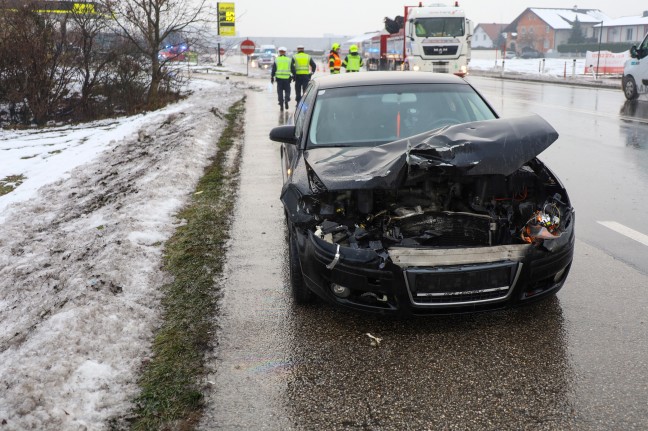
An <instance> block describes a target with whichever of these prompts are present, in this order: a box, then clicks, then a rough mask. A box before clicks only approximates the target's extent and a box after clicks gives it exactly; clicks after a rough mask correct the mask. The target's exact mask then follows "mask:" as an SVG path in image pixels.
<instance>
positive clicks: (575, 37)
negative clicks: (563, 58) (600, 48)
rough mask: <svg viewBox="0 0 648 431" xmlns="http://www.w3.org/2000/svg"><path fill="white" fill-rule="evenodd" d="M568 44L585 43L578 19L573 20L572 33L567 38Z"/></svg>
mask: <svg viewBox="0 0 648 431" xmlns="http://www.w3.org/2000/svg"><path fill="white" fill-rule="evenodd" d="M568 42H569V43H584V42H585V35H584V34H583V28H582V27H581V23H580V21H579V20H578V17H576V19H575V20H574V22H573V24H572V32H571V36H569V40H568Z"/></svg>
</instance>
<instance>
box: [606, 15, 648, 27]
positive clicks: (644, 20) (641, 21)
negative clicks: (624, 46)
mask: <svg viewBox="0 0 648 431" xmlns="http://www.w3.org/2000/svg"><path fill="white" fill-rule="evenodd" d="M632 25H648V16H641V15H638V16H622V17H620V18H616V19H609V20H605V21H604V22H603V27H621V26H632ZM595 27H596V26H595Z"/></svg>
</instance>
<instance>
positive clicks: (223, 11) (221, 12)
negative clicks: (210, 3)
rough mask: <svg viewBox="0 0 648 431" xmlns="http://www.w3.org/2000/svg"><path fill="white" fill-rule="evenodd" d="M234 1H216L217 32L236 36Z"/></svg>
mask: <svg viewBox="0 0 648 431" xmlns="http://www.w3.org/2000/svg"><path fill="white" fill-rule="evenodd" d="M235 21H236V14H235V13H234V3H218V34H219V35H220V36H236V27H235Z"/></svg>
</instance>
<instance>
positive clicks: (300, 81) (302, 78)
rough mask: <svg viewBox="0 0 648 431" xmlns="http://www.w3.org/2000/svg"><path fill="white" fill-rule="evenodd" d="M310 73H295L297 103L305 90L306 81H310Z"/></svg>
mask: <svg viewBox="0 0 648 431" xmlns="http://www.w3.org/2000/svg"><path fill="white" fill-rule="evenodd" d="M310 79H311V75H310V73H305V74H303V75H295V100H296V101H297V103H299V101H300V100H301V97H302V94H304V92H305V91H306V86H307V85H308V81H310Z"/></svg>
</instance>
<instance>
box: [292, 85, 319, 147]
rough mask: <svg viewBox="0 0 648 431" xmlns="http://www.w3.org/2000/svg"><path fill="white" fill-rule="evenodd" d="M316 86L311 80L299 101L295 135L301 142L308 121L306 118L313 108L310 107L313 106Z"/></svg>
mask: <svg viewBox="0 0 648 431" xmlns="http://www.w3.org/2000/svg"><path fill="white" fill-rule="evenodd" d="M314 87H315V85H314V83H313V82H311V83H310V84H309V85H308V87H307V88H306V91H305V92H304V95H303V96H302V98H301V100H300V101H299V105H297V112H296V113H295V136H296V137H297V141H298V142H301V137H302V136H303V130H304V124H305V123H306V118H307V117H308V114H309V112H310V110H311V109H310V108H311V107H312V106H313V99H315V91H314V90H313V88H314Z"/></svg>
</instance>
